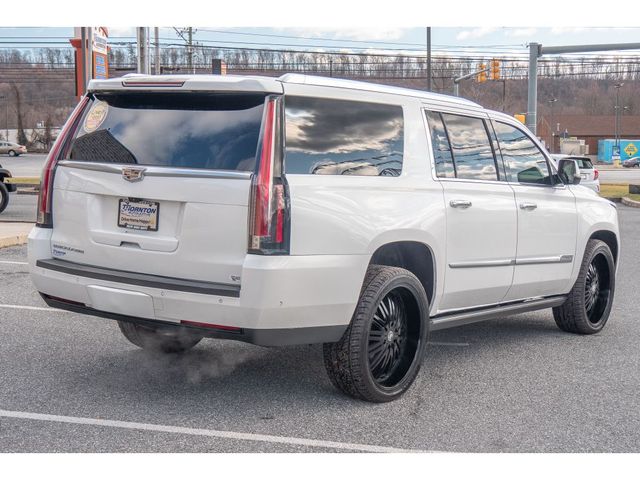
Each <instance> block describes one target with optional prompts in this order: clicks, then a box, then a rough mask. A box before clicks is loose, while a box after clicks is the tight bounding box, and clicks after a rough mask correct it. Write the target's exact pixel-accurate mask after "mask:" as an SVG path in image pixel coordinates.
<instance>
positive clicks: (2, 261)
mask: <svg viewBox="0 0 640 480" xmlns="http://www.w3.org/2000/svg"><path fill="white" fill-rule="evenodd" d="M0 263H3V264H6V265H29V262H13V261H11V260H0Z"/></svg>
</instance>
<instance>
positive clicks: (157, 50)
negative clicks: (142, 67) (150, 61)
mask: <svg viewBox="0 0 640 480" xmlns="http://www.w3.org/2000/svg"><path fill="white" fill-rule="evenodd" d="M153 37H154V40H155V43H156V45H155V55H156V58H155V60H156V62H155V71H154V72H153V73H155V74H156V75H160V29H159V28H158V27H154V29H153Z"/></svg>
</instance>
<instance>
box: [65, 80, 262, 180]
mask: <svg viewBox="0 0 640 480" xmlns="http://www.w3.org/2000/svg"><path fill="white" fill-rule="evenodd" d="M264 99H265V95H263V94H240V95H239V94H219V93H218V94H213V93H192V92H190V93H167V92H163V93H155V92H153V93H148V92H147V93H137V92H135V93H132V92H124V93H103V94H98V93H96V94H94V95H93V97H92V99H91V103H90V105H89V106H88V108H87V112H86V113H85V115H84V117H83V118H82V120H81V122H80V125H79V127H78V131H77V132H76V136H75V138H74V140H73V143H72V145H71V148H70V150H69V155H68V157H67V158H68V159H69V160H77V161H86V162H107V163H131V164H140V165H158V166H164V167H177V168H178V167H179V168H202V169H219V170H239V171H252V170H253V168H254V165H255V158H256V149H257V145H258V137H259V135H260V125H261V121H262V110H263V105H264Z"/></svg>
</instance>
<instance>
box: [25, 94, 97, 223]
mask: <svg viewBox="0 0 640 480" xmlns="http://www.w3.org/2000/svg"><path fill="white" fill-rule="evenodd" d="M88 102H89V99H88V98H87V97H82V98H81V99H80V103H78V105H77V106H76V108H75V110H74V111H73V112H72V113H71V116H70V117H69V119H68V120H67V122H66V123H65V124H64V127H63V128H62V131H61V132H60V134H59V135H58V138H57V139H56V141H55V143H54V144H53V147H51V150H50V151H49V155H48V156H47V160H46V162H45V164H44V168H43V169H42V176H41V177H40V193H39V194H38V216H37V219H36V225H37V226H38V227H44V228H51V227H52V226H53V223H52V218H51V197H52V195H53V192H52V190H53V176H54V173H55V168H56V165H57V163H58V160H59V159H60V158H62V156H63V155H64V153H65V152H64V150H65V149H66V147H67V144H68V142H67V139H68V138H69V137H70V135H71V134H72V133H73V132H74V131H75V129H76V126H77V124H78V120H79V119H80V117H81V116H82V112H83V111H84V108H85V106H86V105H87V103H88Z"/></svg>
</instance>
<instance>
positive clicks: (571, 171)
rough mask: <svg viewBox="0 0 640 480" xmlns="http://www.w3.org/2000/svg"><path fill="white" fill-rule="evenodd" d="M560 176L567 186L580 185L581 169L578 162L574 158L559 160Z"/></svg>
mask: <svg viewBox="0 0 640 480" xmlns="http://www.w3.org/2000/svg"><path fill="white" fill-rule="evenodd" d="M558 175H560V178H561V179H562V181H563V182H564V183H565V184H567V185H578V184H579V183H580V180H581V179H582V177H580V167H579V166H578V161H577V160H573V159H572V158H562V159H560V160H558Z"/></svg>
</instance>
